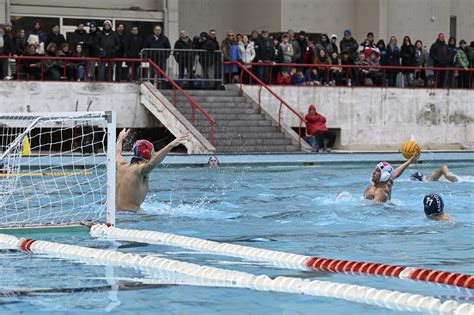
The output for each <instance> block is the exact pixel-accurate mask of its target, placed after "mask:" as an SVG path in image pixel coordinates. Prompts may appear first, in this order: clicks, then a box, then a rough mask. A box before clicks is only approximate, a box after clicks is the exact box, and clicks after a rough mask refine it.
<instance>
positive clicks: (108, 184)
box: [0, 112, 116, 229]
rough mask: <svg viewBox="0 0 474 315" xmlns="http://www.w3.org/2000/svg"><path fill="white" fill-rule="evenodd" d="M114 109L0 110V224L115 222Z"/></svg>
mask: <svg viewBox="0 0 474 315" xmlns="http://www.w3.org/2000/svg"><path fill="white" fill-rule="evenodd" d="M115 136H116V116H115V113H114V112H73V113H17V114H2V113H0V228H2V229H9V228H24V227H51V226H70V225H79V224H90V223H94V222H104V221H105V222H107V223H109V224H110V225H114V224H115V171H116V170H115V141H116V138H115Z"/></svg>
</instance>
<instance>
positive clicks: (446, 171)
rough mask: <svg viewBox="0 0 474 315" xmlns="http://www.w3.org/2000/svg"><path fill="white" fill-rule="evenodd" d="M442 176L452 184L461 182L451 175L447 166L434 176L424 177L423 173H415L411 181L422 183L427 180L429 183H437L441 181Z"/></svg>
mask: <svg viewBox="0 0 474 315" xmlns="http://www.w3.org/2000/svg"><path fill="white" fill-rule="evenodd" d="M441 176H444V178H446V179H447V180H449V181H450V182H459V177H457V176H456V175H454V174H453V173H451V172H450V171H449V169H448V167H447V166H446V165H443V166H441V167H440V168H438V169H437V170H436V171H434V172H433V174H431V175H428V176H424V175H423V174H422V173H421V172H416V173H413V174H412V175H411V176H410V179H411V180H413V181H420V182H422V181H423V180H427V181H429V182H435V181H437V180H438V179H440V178H441Z"/></svg>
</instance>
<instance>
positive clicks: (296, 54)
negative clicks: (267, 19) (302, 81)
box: [290, 39, 301, 62]
mask: <svg viewBox="0 0 474 315" xmlns="http://www.w3.org/2000/svg"><path fill="white" fill-rule="evenodd" d="M290 44H291V46H293V57H292V60H291V61H292V62H298V60H299V59H300V56H301V47H300V44H299V43H298V41H297V40H296V39H293V40H290Z"/></svg>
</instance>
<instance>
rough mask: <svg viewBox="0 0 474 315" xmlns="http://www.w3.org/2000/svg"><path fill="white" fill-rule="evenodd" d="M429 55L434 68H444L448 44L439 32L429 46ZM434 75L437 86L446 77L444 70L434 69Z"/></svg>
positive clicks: (447, 59)
mask: <svg viewBox="0 0 474 315" xmlns="http://www.w3.org/2000/svg"><path fill="white" fill-rule="evenodd" d="M430 57H431V59H432V60H433V67H435V68H446V67H447V66H448V63H449V50H448V45H446V42H445V41H444V34H443V33H439V34H438V39H437V40H436V42H435V43H433V45H431V48H430ZM434 77H435V80H436V85H437V87H438V88H442V87H443V86H444V81H445V78H446V71H442V70H441V71H434Z"/></svg>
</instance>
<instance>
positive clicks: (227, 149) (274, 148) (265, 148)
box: [216, 145, 299, 153]
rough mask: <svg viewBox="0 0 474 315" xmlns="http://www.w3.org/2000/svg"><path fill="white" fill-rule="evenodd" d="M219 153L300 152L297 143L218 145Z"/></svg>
mask: <svg viewBox="0 0 474 315" xmlns="http://www.w3.org/2000/svg"><path fill="white" fill-rule="evenodd" d="M216 151H217V153H245V152H273V153H275V152H298V151H299V147H298V146H297V145H262V146H252V145H251V146H223V147H220V146H217V147H216Z"/></svg>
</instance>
